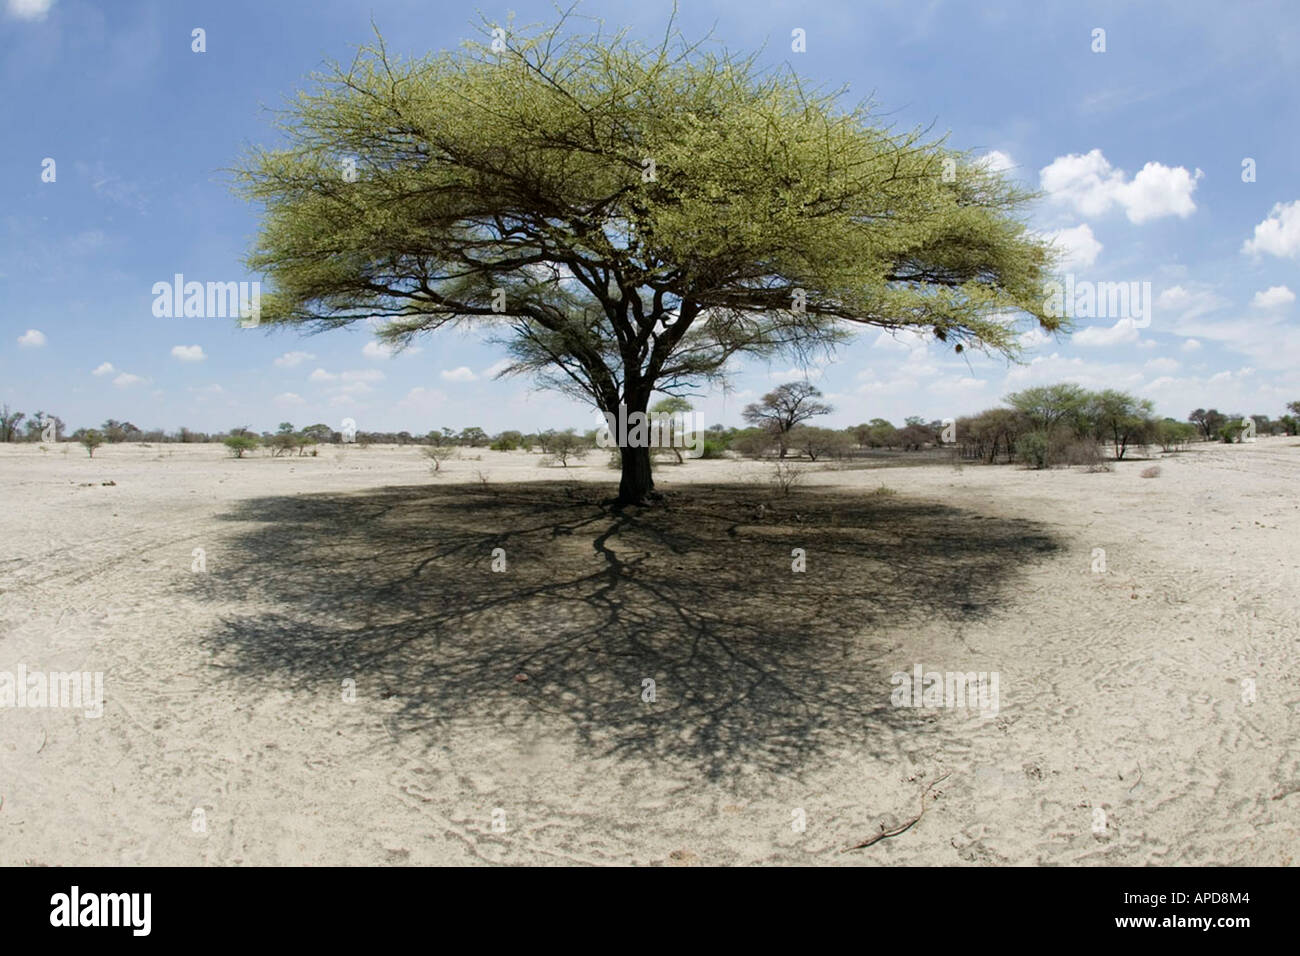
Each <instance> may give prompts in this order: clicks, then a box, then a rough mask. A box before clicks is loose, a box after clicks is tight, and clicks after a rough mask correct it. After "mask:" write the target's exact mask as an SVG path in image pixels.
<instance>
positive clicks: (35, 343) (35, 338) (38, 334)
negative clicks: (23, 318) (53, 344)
mask: <svg viewBox="0 0 1300 956" xmlns="http://www.w3.org/2000/svg"><path fill="white" fill-rule="evenodd" d="M18 344H19V345H20V346H22V347H23V348H25V349H38V348H40V347H41V346H42V345H44V344H45V333H44V332H42V331H41V330H40V329H28V330H27V331H26V332H24V333H23V334H22V335H20V336H18Z"/></svg>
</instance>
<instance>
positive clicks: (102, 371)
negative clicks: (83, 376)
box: [90, 362, 117, 375]
mask: <svg viewBox="0 0 1300 956" xmlns="http://www.w3.org/2000/svg"><path fill="white" fill-rule="evenodd" d="M116 371H117V369H115V368H113V363H112V362H104V363H103V364H102V365H100V366H99V368H97V369H95V370H94V371H93V372H91V373H90V374H91V375H112V374H113V373H114V372H116Z"/></svg>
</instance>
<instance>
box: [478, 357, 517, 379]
mask: <svg viewBox="0 0 1300 956" xmlns="http://www.w3.org/2000/svg"><path fill="white" fill-rule="evenodd" d="M513 364H514V363H513V362H511V361H510V359H501V360H500V361H498V362H493V363H492V364H491V365H489V366H488V367H487V368H485V369H484V370H483V371H482V372H481V373H480V374H482V376H483V377H484V378H496V377H497V376H498V375H500V374H501V373H502V372H504V371H505V370H506V369H508V368H509V367H510V366H511V365H513Z"/></svg>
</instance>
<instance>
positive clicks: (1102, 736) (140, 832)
mask: <svg viewBox="0 0 1300 956" xmlns="http://www.w3.org/2000/svg"><path fill="white" fill-rule="evenodd" d="M1150 464H1151V462H1132V463H1130V462H1123V463H1119V464H1118V465H1117V466H1116V467H1115V470H1114V471H1113V472H1110V473H1085V472H1082V471H1077V470H1069V471H1050V472H1037V473H1035V472H1028V471H1022V470H1019V469H1015V468H1009V467H979V466H969V465H968V466H966V467H964V468H962V469H960V470H959V469H955V468H953V467H951V466H946V465H926V466H923V467H908V468H897V467H895V468H873V469H837V468H829V469H823V468H822V466H820V465H818V466H816V467H814V468H812V469H810V470H809V472H808V474H807V476H806V478H805V479H804V481H803V483H802V485H801V487H799V488H798V489H797V490H796V491H795V492H794V493H793V494H792V495H791V496H790V497H788V498H782V497H779V496H774V495H773V492H772V491H771V490H770V489H769V488H767V487H766V485H765V484H764V482H765V480H766V477H767V475H768V473H769V472H770V466H769V465H763V464H756V463H750V462H704V461H698V462H691V463H688V464H686V465H684V466H680V467H673V466H663V467H661V468H660V469H659V470H658V473H657V474H658V481H659V483H660V486H661V488H662V489H663V490H665V491H666V492H668V500H667V504H666V506H665V507H663V508H657V509H653V510H640V511H633V512H631V513H626V514H622V515H619V514H615V513H612V512H610V511H609V510H608V509H607V508H605V507H604V506H603V505H602V504H601V500H602V497H603V496H604V495H605V494H607V493H608V492H609V490H610V489H609V487H608V483H610V482H612V481H613V479H614V474H613V472H611V471H609V470H608V469H607V468H605V467H604V460H603V455H602V456H601V458H600V459H596V458H592V459H589V460H588V461H587V462H586V463H585V464H583V465H582V466H581V467H574V468H570V469H558V468H544V467H541V466H539V464H538V456H535V455H526V454H522V453H519V454H498V453H493V452H488V451H484V452H483V453H482V455H481V460H459V461H453V462H449V463H448V464H447V465H446V466H445V472H444V474H443V475H441V476H437V477H435V476H433V475H431V474H430V472H429V467H428V463H427V461H426V460H425V459H424V458H423V457H422V456H421V455H420V454H419V453H418V451H416V450H414V449H411V448H405V449H400V448H390V447H371V448H366V449H362V448H358V447H349V448H346V449H336V448H326V449H324V450H323V451H322V453H321V454H320V456H319V457H317V458H292V459H275V460H273V459H269V458H256V459H252V460H244V461H235V460H231V459H229V458H226V457H225V456H224V452H223V450H222V449H221V448H220V447H219V446H212V445H207V446H176V445H168V446H156V447H154V448H144V447H139V446H135V445H122V446H113V447H105V448H102V449H101V450H100V451H99V452H98V453H97V454H96V456H95V458H94V459H93V460H90V459H88V458H87V457H86V456H85V454H84V452H83V451H82V449H80V448H79V447H73V448H66V449H65V448H63V447H57V448H53V449H51V450H49V451H42V450H40V449H39V448H38V447H36V446H30V445H22V446H16V445H8V446H0V484H2V486H3V488H4V505H5V507H4V508H3V511H0V542H3V544H2V546H0V673H2V672H9V673H16V672H17V670H18V668H19V667H20V665H21V666H22V667H25V668H26V669H27V671H28V672H31V671H43V672H49V671H86V672H102V673H103V675H104V708H103V716H102V717H99V718H95V717H88V716H86V714H85V713H84V712H83V711H81V710H76V709H73V708H33V707H26V708H23V707H6V708H4V709H0V801H2V802H0V864H9V865H12V864H23V863H29V864H37V865H55V864H136V863H150V864H376V863H381V864H382V863H394V864H428V863H534V864H539V863H540V864H548V863H564V862H576V863H637V864H664V865H691V864H697V865H698V864H704V865H708V864H753V863H768V864H810V863H817V864H821V863H832V864H866V865H873V864H958V865H960V864H1009V863H1014V864H1124V865H1140V864H1154V863H1166V864H1189V865H1190V864H1247V863H1259V864H1270V865H1277V864H1283V865H1290V864H1292V863H1294V862H1295V858H1296V855H1297V850H1298V849H1300V747H1297V730H1298V729H1300V727H1298V724H1300V687H1298V686H1297V679H1298V674H1300V645H1298V640H1300V612H1298V611H1297V602H1296V596H1297V593H1298V587H1300V496H1298V495H1297V488H1298V487H1300V484H1298V483H1297V479H1298V478H1300V441H1297V440H1296V439H1285V438H1273V439H1263V440H1261V441H1260V442H1259V443H1258V444H1255V445H1242V446H1220V445H1215V446H1210V445H1206V446H1200V447H1196V448H1194V449H1193V450H1191V451H1189V452H1187V453H1184V454H1180V455H1171V456H1164V457H1163V458H1162V460H1160V461H1159V465H1160V468H1161V474H1160V475H1159V476H1158V477H1156V478H1153V479H1144V478H1142V477H1140V475H1139V472H1140V471H1141V470H1142V469H1143V468H1145V467H1148V466H1149V465H1150ZM104 482H114V483H115V484H110V485H106V484H103V483H104ZM597 483H605V484H604V485H600V484H597ZM882 485H883V486H885V488H886V489H887V490H885V491H881V490H880V489H881V486H882ZM890 491H892V492H893V493H892V494H891V493H889V492H890ZM760 505H762V507H761V508H760V507H759V506H760ZM199 548H201V549H203V563H204V568H203V569H201V570H196V569H195V568H196V557H195V549H199ZM496 548H500V549H502V551H501V552H498V565H499V564H500V560H499V558H500V557H502V556H503V557H504V559H505V569H504V570H499V571H494V570H493V560H494V557H493V551H494V549H496ZM795 549H803V552H804V555H805V561H806V571H803V572H802V573H796V572H794V571H793V570H792V561H794V560H795V559H794V558H793V557H792V554H793V553H794V552H795ZM1095 549H1103V550H1104V552H1105V571H1104V573H1102V572H1100V570H1099V565H1098V564H1097V561H1098V558H1099V555H1098V554H1097V553H1096V552H1095ZM918 664H919V665H921V666H922V667H923V668H924V670H925V671H939V672H946V671H961V672H966V671H975V672H980V671H983V672H990V673H992V672H996V673H997V674H998V675H999V699H998V709H997V713H996V714H995V715H994V714H989V715H986V716H981V715H980V713H979V712H978V711H977V710H974V709H972V708H970V707H952V708H948V707H938V708H899V707H894V706H892V705H891V702H890V694H891V691H892V690H893V689H894V685H893V684H891V675H893V674H894V673H895V672H900V671H901V672H907V673H911V672H912V671H913V668H914V667H915V666H916V665H918ZM646 680H653V681H654V700H653V701H650V700H647V699H644V697H646V696H648V689H647V685H646V683H645V681H646ZM353 686H354V687H355V693H354V699H353V693H352V691H351V690H350V688H352V687H353ZM932 785H933V786H932ZM927 788H929V789H928V796H926V798H925V803H924V806H925V808H926V809H925V813H924V816H923V817H922V818H921V820H920V821H919V822H918V823H917V824H916V825H915V826H913V827H912V828H911V829H909V830H907V831H906V832H903V833H901V834H899V835H898V836H895V837H892V838H889V839H883V840H881V841H879V842H877V843H875V844H874V845H872V846H870V847H868V848H865V849H860V850H856V851H852V852H848V853H842V852H840V851H841V850H842V848H844V847H846V846H849V845H851V844H854V843H857V842H860V841H862V840H864V839H866V838H868V837H870V836H872V835H873V834H876V833H879V832H881V830H882V828H884V829H889V830H892V829H894V828H896V827H898V826H900V825H901V824H904V823H906V822H907V821H908V820H909V819H910V818H912V817H914V816H915V815H916V814H917V813H918V812H919V811H920V809H921V806H922V804H921V796H922V793H923V791H926V790H927ZM1097 808H1100V809H1101V811H1102V813H1101V814H1098V813H1097ZM801 822H802V823H803V826H802V827H801V826H800V823H801Z"/></svg>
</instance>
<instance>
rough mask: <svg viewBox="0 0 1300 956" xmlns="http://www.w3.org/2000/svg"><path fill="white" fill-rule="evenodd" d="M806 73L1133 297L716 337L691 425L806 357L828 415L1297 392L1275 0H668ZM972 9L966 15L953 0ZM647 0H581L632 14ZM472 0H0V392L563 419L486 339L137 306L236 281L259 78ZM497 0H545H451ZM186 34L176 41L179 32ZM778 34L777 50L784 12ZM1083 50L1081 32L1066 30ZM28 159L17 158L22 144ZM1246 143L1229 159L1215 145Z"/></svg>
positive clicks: (645, 10) (742, 399)
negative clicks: (951, 152)
mask: <svg viewBox="0 0 1300 956" xmlns="http://www.w3.org/2000/svg"><path fill="white" fill-rule="evenodd" d="M682 6H683V9H682V11H681V12H680V14H679V21H680V25H681V28H682V30H683V32H684V33H685V34H686V35H687V36H690V37H698V36H700V35H702V34H703V33H704V32H706V31H708V30H709V29H710V28H712V30H713V33H714V35H715V37H716V38H717V39H718V40H719V41H721V42H722V43H724V44H725V45H726V46H728V47H729V48H731V49H733V50H736V51H749V50H752V49H755V48H758V47H763V48H764V54H763V56H764V59H765V60H766V61H767V62H769V63H773V64H776V63H780V62H784V61H789V62H790V63H791V64H792V65H793V66H794V67H795V68H796V69H797V70H799V72H800V73H802V74H803V75H805V76H806V77H808V78H809V79H811V80H813V81H815V82H817V83H821V84H827V85H831V86H839V85H847V86H848V88H849V90H850V98H851V99H856V98H860V97H866V96H869V95H870V96H872V98H873V99H874V100H875V101H876V102H877V103H878V104H879V106H880V108H881V109H882V110H885V111H887V112H888V114H889V119H890V120H892V122H894V123H895V124H897V125H898V126H900V127H910V126H914V125H930V124H933V125H934V128H935V130H936V131H939V132H943V131H948V132H950V142H951V144H952V145H954V146H956V147H959V148H963V149H973V150H976V151H978V152H979V153H981V154H986V155H987V156H988V157H989V158H988V161H989V162H991V163H995V164H997V165H999V166H1004V167H1007V168H1008V169H1009V171H1010V174H1011V175H1013V176H1016V177H1017V178H1019V179H1021V180H1023V181H1024V182H1025V183H1026V184H1027V185H1029V186H1032V187H1034V188H1041V189H1044V190H1046V192H1047V195H1046V196H1045V197H1044V198H1043V199H1042V200H1041V201H1040V202H1038V203H1036V204H1035V206H1034V207H1033V209H1032V211H1031V221H1032V225H1033V227H1034V228H1036V229H1038V230H1041V231H1042V232H1044V233H1050V234H1052V235H1053V236H1054V237H1056V241H1058V242H1059V243H1060V245H1061V246H1062V248H1063V249H1065V250H1067V252H1068V253H1069V255H1070V261H1069V264H1068V268H1069V270H1070V271H1071V272H1072V273H1073V274H1074V275H1075V276H1076V277H1077V278H1078V280H1079V281H1081V282H1149V283H1150V284H1151V290H1152V297H1153V299H1154V302H1153V308H1152V309H1151V310H1150V315H1149V321H1143V320H1142V319H1140V318H1135V317H1121V318H1118V319H1117V318H1115V317H1114V316H1106V317H1081V318H1078V319H1076V323H1077V330H1076V332H1075V333H1074V334H1073V335H1072V336H1069V337H1063V338H1060V339H1046V338H1045V337H1043V336H1039V335H1029V336H1027V337H1026V339H1025V344H1026V345H1027V346H1028V349H1027V351H1026V353H1025V355H1024V357H1023V362H1024V364H1022V365H1008V364H1007V363H1006V362H1005V361H1003V360H1000V359H990V358H985V357H982V356H978V355H970V354H967V355H954V354H953V353H952V352H951V351H949V350H947V349H945V348H944V347H942V346H941V345H939V344H938V343H929V342H925V341H921V340H918V339H912V338H910V337H904V338H900V339H893V338H891V337H890V336H888V335H884V336H882V335H881V334H879V333H877V332H874V331H871V330H868V331H865V332H863V333H861V334H860V335H859V336H858V338H857V339H856V340H855V341H854V342H853V343H852V344H851V345H850V346H849V347H847V348H845V349H843V350H841V351H840V352H839V353H838V354H837V356H836V357H835V360H834V361H833V362H827V363H824V364H820V365H817V366H813V367H810V368H807V369H800V368H790V367H789V365H788V363H781V364H772V365H768V364H763V363H750V364H741V365H737V366H736V367H735V370H734V375H733V381H732V385H733V390H732V391H731V392H730V393H728V394H723V393H721V392H718V393H714V394H710V395H707V396H705V397H702V398H701V399H700V400H698V401H697V408H699V409H700V410H701V411H702V412H703V414H704V417H705V419H706V420H707V421H708V422H714V421H723V422H727V423H731V424H738V423H739V412H740V409H741V408H742V407H743V406H744V404H746V403H747V402H749V401H753V400H754V399H755V398H756V397H757V396H758V395H761V394H762V393H763V392H764V391H766V390H768V389H769V388H771V387H772V386H773V385H775V384H779V383H780V382H783V381H790V380H792V379H797V378H803V377H805V376H807V377H809V378H811V379H812V380H814V381H815V382H816V383H817V384H818V385H819V387H821V388H822V389H823V391H824V392H825V393H826V394H827V395H828V396H829V398H830V401H831V402H832V403H833V404H834V405H835V407H836V412H835V414H834V415H832V416H830V417H829V418H828V419H827V420H825V422H824V423H825V424H828V425H834V426H843V425H849V424H853V423H857V422H861V421H866V420H869V419H871V418H875V417H883V418H889V419H892V420H894V421H895V422H901V420H902V418H903V417H904V416H906V415H911V414H918V415H922V416H925V417H926V418H943V417H949V416H951V417H956V416H958V415H961V414H966V413H970V412H975V411H978V410H980V409H983V408H986V407H989V406H992V405H995V404H997V403H998V401H999V400H1000V398H1001V397H1002V396H1003V395H1005V394H1006V393H1007V392H1009V391H1014V390H1016V389H1019V388H1023V387H1025V386H1027V385H1031V384H1039V383H1047V382H1054V381H1062V380H1069V381H1076V382H1079V383H1081V384H1083V385H1086V386H1088V387H1119V388H1124V389H1127V390H1130V391H1133V392H1135V393H1138V394H1140V395H1143V396H1145V397H1148V398H1151V399H1153V400H1154V401H1155V403H1156V406H1157V409H1158V410H1159V411H1160V412H1161V413H1162V414H1167V415H1173V416H1176V417H1184V416H1185V415H1186V414H1187V412H1188V411H1190V410H1191V409H1192V408H1194V407H1196V406H1207V407H1209V406H1215V407H1218V408H1220V409H1221V410H1223V411H1225V412H1244V413H1263V414H1267V415H1270V416H1276V415H1278V414H1280V413H1281V412H1282V411H1283V410H1284V405H1285V403H1286V402H1287V401H1292V400H1297V399H1300V372H1297V369H1300V307H1298V306H1297V303H1296V301H1295V297H1296V293H1297V292H1300V270H1298V269H1297V266H1300V150H1297V120H1298V119H1300V109H1297V107H1298V106H1300V101H1298V100H1300V92H1298V90H1300V84H1297V82H1296V77H1297V75H1300V55H1298V53H1297V51H1300V5H1297V4H1295V3H1294V2H1285V0H1282V2H1276V3H1268V2H1260V3H1237V4H1233V5H1224V4H1220V3H1198V2H1171V3H1154V2H1152V3H1143V4H1140V5H1139V4H1133V3H1077V4H1068V5H1067V4H1054V3H1043V2H1025V3H1019V2H1017V3H988V4H984V3H980V4H974V3H956V2H953V3H944V2H929V3H926V2H923V0H911V2H898V3H894V2H881V0H872V2H862V0H837V2H833V3H827V2H816V0H800V2H766V3H764V2H749V0H747V2H743V3H742V2H739V0H733V2H727V3H705V2H688V3H684V4H683V5H682ZM986 6H988V7H994V8H995V10H994V11H992V12H990V11H987V10H983V9H980V8H982V7H986ZM671 8H672V5H671V3H669V2H661V0H642V2H639V3H637V4H628V3H606V2H588V3H585V4H583V5H582V7H581V8H580V12H581V13H583V14H585V15H588V16H596V17H600V18H603V19H604V20H605V21H606V22H607V23H608V24H609V25H611V26H620V27H622V26H626V27H629V28H630V29H631V30H632V31H633V32H634V33H635V34H638V35H641V36H644V37H645V38H647V39H656V38H658V37H661V36H662V32H663V28H664V25H665V23H666V22H667V18H668V15H669V13H670V11H671ZM475 9H476V7H475V6H473V5H461V4H448V3H439V2H436V0H370V2H366V3H360V2H339V0H311V2H305V0H304V2H297V0H294V2H288V0H286V2H276V0H255V2H245V0H220V2H217V0H212V2H209V0H194V2H179V0H178V2H164V0H153V2H150V0H112V2H108V0H104V2H89V0H0V80H2V84H3V89H4V91H5V95H4V96H3V97H0V121H2V122H0V127H2V128H3V129H4V130H5V135H4V146H3V148H0V401H3V402H7V403H9V404H10V405H11V406H15V407H18V408H21V409H24V410H26V411H28V412H31V411H34V410H36V409H37V408H41V409H44V410H46V411H49V412H53V413H55V414H58V415H60V416H61V417H62V418H64V420H65V421H67V422H68V423H69V424H70V425H71V426H73V427H76V426H79V425H93V424H98V423H99V422H102V421H103V420H105V419H107V418H116V419H123V420H130V421H132V422H134V423H136V424H137V425H140V426H141V427H145V428H153V427H162V428H167V429H174V428H177V427H179V426H181V425H187V426H189V427H191V428H198V429H203V430H224V429H226V428H230V427H232V426H234V425H251V426H252V427H254V428H255V429H257V430H263V429H273V428H274V426H275V425H276V423H278V422H280V421H284V420H289V421H292V422H294V423H296V424H298V425H305V424H309V423H312V422H318V421H321V422H328V423H335V424H337V422H339V421H341V419H343V418H344V417H351V418H354V419H355V420H356V421H357V423H358V427H360V428H361V429H362V430H399V429H407V430H410V431H412V432H416V433H422V432H425V431H427V430H429V429H430V428H433V427H435V426H436V427H442V426H448V427H455V428H460V427H465V426H470V425H478V426H480V427H482V428H484V429H486V430H487V431H489V432H495V431H499V430H502V429H506V428H520V429H523V430H533V429H538V428H547V427H555V428H563V427H568V426H576V427H592V426H593V413H591V412H590V411H588V410H587V409H585V408H583V407H582V406H580V405H577V404H576V403H573V402H571V401H569V400H566V399H563V398H561V397H559V396H555V395H553V394H550V393H546V392H539V391H536V390H534V389H533V388H532V387H531V386H530V384H529V383H528V382H526V381H523V380H519V379H508V380H503V381H496V380H494V379H493V378H492V369H493V366H494V364H495V363H497V362H498V361H499V360H500V359H501V357H502V356H501V354H500V353H499V352H498V351H496V350H494V349H493V348H492V347H490V346H488V345H485V344H484V343H482V342H480V341H478V340H477V339H476V338H474V337H472V336H469V335H466V334H461V333H438V334H436V335H434V336H430V337H427V338H425V339H423V340H422V341H421V342H420V343H419V348H418V350H410V351H408V352H406V353H403V354H401V355H397V356H390V355H388V354H386V353H385V352H384V351H383V350H381V349H377V348H375V347H374V345H373V344H372V343H370V339H369V338H368V333H367V332H366V331H365V330H364V328H362V327H358V328H357V329H355V331H349V332H333V333H328V334H325V335H318V336H300V335H298V334H297V333H294V332H290V331H276V332H271V333H267V332H265V331H264V330H244V329H240V328H238V327H237V323H235V322H232V321H229V320H223V319H211V318H208V319H197V318H191V319H184V318H156V317H154V315H153V313H152V309H151V305H152V301H153V295H152V292H151V290H152V286H153V284H154V283H155V282H159V281H170V280H171V277H172V276H173V275H174V274H175V273H178V272H179V273H183V274H184V275H185V276H186V278H187V279H197V280H199V281H207V280H220V281H232V280H239V279H256V278H258V277H257V276H251V275H248V274H246V273H244V272H243V268H242V266H241V264H240V263H241V259H242V257H243V255H244V253H245V251H246V248H247V246H248V243H249V242H250V240H251V238H252V236H253V235H254V234H255V231H256V228H257V212H258V210H257V209H256V208H255V207H253V206H250V205H248V204H246V203H244V202H243V201H241V200H240V199H238V198H237V197H235V196H234V195H233V194H232V193H231V191H230V189H229V180H228V176H227V174H225V173H224V172H223V170H224V169H226V168H228V167H230V166H232V165H233V164H234V163H235V162H236V160H237V159H238V157H239V155H240V152H241V150H242V149H243V147H244V146H245V145H247V144H255V143H270V142H273V141H274V137H273V133H272V131H271V127H270V117H269V114H268V109H273V108H276V107H278V106H280V105H281V104H282V103H283V102H284V99H285V98H286V97H287V96H289V95H290V94H291V93H292V92H293V91H294V90H295V89H298V88H300V87H301V86H303V85H305V84H306V82H307V77H308V74H309V73H311V71H313V70H315V69H318V68H319V67H320V66H321V65H322V64H323V62H324V61H326V60H332V59H337V60H343V61H346V60H348V59H349V58H350V57H351V55H352V54H353V52H354V50H355V48H356V47H357V46H358V45H360V44H363V43H365V42H367V41H368V39H369V38H370V20H371V18H372V17H373V19H374V21H375V23H376V24H377V25H378V26H379V27H380V29H381V30H382V31H383V32H384V34H385V37H386V40H387V42H388V46H389V49H390V50H392V51H396V52H400V53H403V54H412V55H414V54H420V53H424V52H427V51H432V50H439V49H446V48H452V47H455V46H456V45H457V44H458V43H459V42H460V40H461V39H462V38H464V37H467V36H469V35H471V33H472V28H471V24H470V21H471V20H473V19H475ZM477 9H478V10H481V11H482V12H483V13H484V14H485V15H486V16H488V17H490V18H494V19H495V18H498V17H499V18H500V19H501V20H504V19H505V18H506V14H507V13H508V12H509V11H515V13H516V15H517V22H519V23H525V24H526V23H533V22H538V21H543V20H550V19H552V18H553V15H554V14H553V9H554V8H553V7H552V6H551V5H549V4H545V3H532V2H529V3H513V4H510V5H501V6H500V7H499V8H498V7H496V6H494V5H493V4H492V3H491V2H484V3H481V4H479V5H478V6H477ZM196 27H201V28H202V29H203V30H205V31H206V45H207V50H206V52H204V53H195V52H192V50H191V31H192V30H193V29H194V28H196ZM796 28H798V29H802V30H803V31H805V33H806V38H807V39H806V44H807V52H805V53H796V52H793V51H792V50H791V31H792V30H794V29H796ZM1098 28H1100V29H1103V30H1104V31H1105V51H1104V52H1094V50H1093V47H1094V46H1095V45H1097V41H1096V40H1095V39H1094V30H1096V29H1098ZM47 158H49V159H53V160H54V161H55V179H54V181H53V182H43V181H42V172H43V168H44V167H43V161H44V160H46V159H47ZM1247 158H1250V159H1253V160H1254V181H1253V182H1246V181H1243V165H1242V164H1243V161H1244V160H1245V159H1247Z"/></svg>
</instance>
